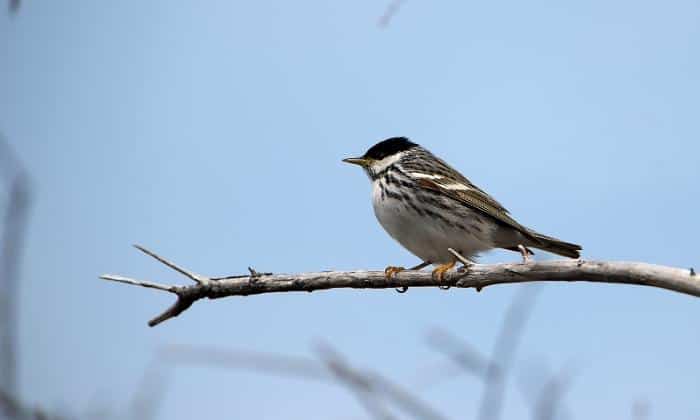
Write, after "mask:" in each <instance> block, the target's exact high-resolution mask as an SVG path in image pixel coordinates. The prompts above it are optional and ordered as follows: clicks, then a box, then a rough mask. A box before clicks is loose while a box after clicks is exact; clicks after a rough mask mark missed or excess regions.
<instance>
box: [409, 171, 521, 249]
mask: <svg viewBox="0 0 700 420" xmlns="http://www.w3.org/2000/svg"><path fill="white" fill-rule="evenodd" d="M415 181H416V183H417V184H418V185H419V186H421V187H423V188H425V189H428V190H431V191H435V192H438V193H440V194H443V195H445V196H447V197H450V198H452V199H454V200H456V201H459V202H460V203H462V204H465V205H467V206H469V207H471V208H473V209H476V210H479V211H481V212H482V213H485V214H487V215H489V216H491V217H493V218H494V219H496V220H497V221H499V222H501V223H504V224H506V225H508V226H511V227H512V228H514V229H517V230H518V231H520V232H522V233H523V234H525V235H527V236H528V237H529V236H531V233H530V230H529V229H528V228H526V227H525V226H523V225H521V224H520V223H518V222H516V221H515V220H514V219H513V218H512V217H510V215H509V214H508V210H506V208H505V207H503V206H502V205H501V204H500V203H499V202H498V201H496V200H495V199H493V197H491V196H490V195H488V194H486V192H484V191H483V190H482V189H480V188H479V187H477V186H476V185H474V184H472V183H471V182H469V180H468V179H466V178H464V177H460V179H454V178H451V179H448V178H446V177H435V179H429V178H427V177H423V178H421V177H417V178H416V179H415Z"/></svg>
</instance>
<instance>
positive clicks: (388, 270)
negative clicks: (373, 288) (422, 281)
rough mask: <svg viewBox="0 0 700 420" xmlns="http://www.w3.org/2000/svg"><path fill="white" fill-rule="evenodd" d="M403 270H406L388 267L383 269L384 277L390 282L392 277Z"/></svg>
mask: <svg viewBox="0 0 700 420" xmlns="http://www.w3.org/2000/svg"><path fill="white" fill-rule="evenodd" d="M404 270H406V269H405V268H404V267H394V266H393V265H390V266H388V267H387V268H385V269H384V277H386V279H387V280H391V278H392V277H394V276H395V275H396V274H398V273H400V272H402V271H404Z"/></svg>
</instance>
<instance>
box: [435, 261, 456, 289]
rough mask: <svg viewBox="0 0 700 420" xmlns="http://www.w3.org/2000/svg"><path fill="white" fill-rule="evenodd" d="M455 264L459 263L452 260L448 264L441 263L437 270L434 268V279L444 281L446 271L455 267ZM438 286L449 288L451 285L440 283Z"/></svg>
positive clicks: (439, 281)
mask: <svg viewBox="0 0 700 420" xmlns="http://www.w3.org/2000/svg"><path fill="white" fill-rule="evenodd" d="M455 264H457V263H456V262H455V261H451V262H449V263H447V264H442V265H439V266H438V267H437V268H436V269H435V270H433V273H432V277H433V280H437V282H438V283H442V281H443V280H444V279H445V273H446V272H447V271H449V270H450V269H451V268H452V267H454V266H455ZM438 288H440V290H448V289H449V288H450V286H449V285H439V286H438Z"/></svg>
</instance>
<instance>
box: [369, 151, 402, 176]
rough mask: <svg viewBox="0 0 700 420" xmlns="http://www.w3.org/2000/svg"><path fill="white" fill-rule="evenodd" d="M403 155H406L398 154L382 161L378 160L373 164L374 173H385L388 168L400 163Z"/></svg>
mask: <svg viewBox="0 0 700 420" xmlns="http://www.w3.org/2000/svg"><path fill="white" fill-rule="evenodd" d="M403 154H404V153H403V152H400V153H396V154H393V155H391V156H387V157H385V158H384V159H382V160H376V161H374V162H372V171H374V173H375V174H376V173H378V172H381V171H383V170H384V169H386V168H388V167H389V166H391V165H393V164H395V163H396V162H398V161H400V160H401V157H402V156H403Z"/></svg>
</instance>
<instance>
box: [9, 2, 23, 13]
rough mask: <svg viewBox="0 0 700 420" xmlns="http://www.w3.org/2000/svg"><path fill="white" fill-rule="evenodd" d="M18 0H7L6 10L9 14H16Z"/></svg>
mask: <svg viewBox="0 0 700 420" xmlns="http://www.w3.org/2000/svg"><path fill="white" fill-rule="evenodd" d="M19 5H20V0H9V2H8V3H7V10H8V11H9V12H10V14H11V15H14V14H16V13H17V12H18V11H19Z"/></svg>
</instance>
